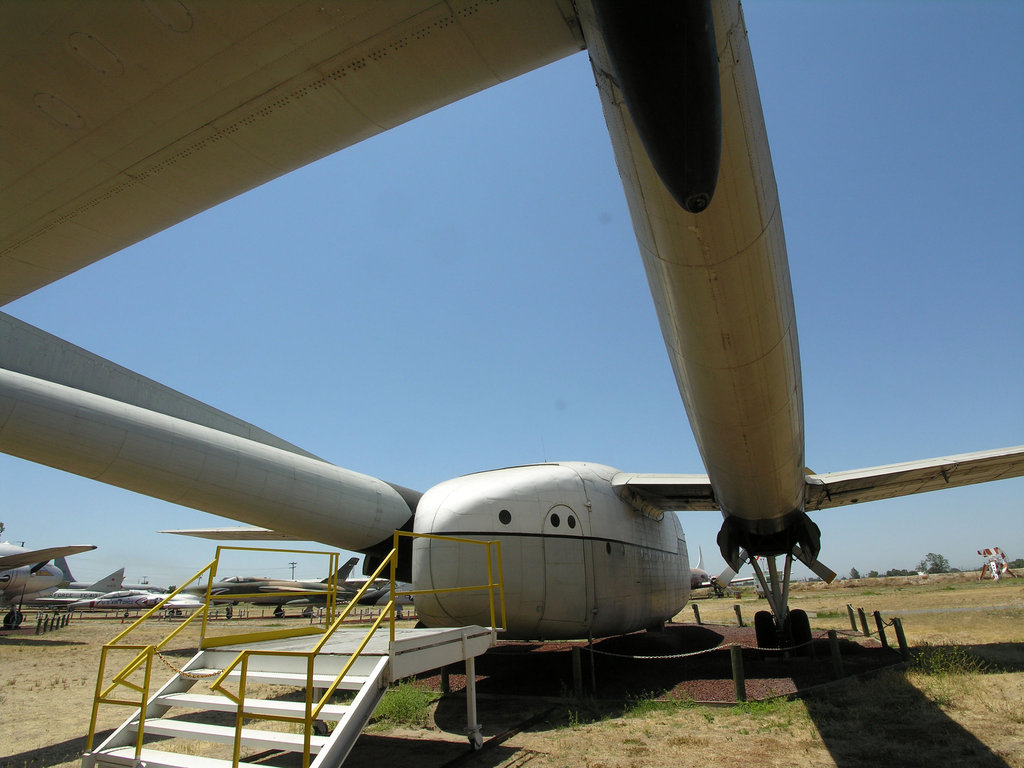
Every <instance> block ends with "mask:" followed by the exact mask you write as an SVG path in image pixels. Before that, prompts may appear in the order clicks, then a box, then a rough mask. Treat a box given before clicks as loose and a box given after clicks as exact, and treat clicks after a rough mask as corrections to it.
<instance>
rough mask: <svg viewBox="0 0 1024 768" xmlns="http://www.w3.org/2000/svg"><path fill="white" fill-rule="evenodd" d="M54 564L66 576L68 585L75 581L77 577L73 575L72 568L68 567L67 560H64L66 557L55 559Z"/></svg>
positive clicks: (65, 579)
mask: <svg viewBox="0 0 1024 768" xmlns="http://www.w3.org/2000/svg"><path fill="white" fill-rule="evenodd" d="M53 564H54V565H56V566H57V568H59V569H60V572H61V573H63V574H64V581H66V582H67V583H68V584H70V583H71V582H73V581H74V580H75V577H74V576H72V575H71V568H70V566H68V561H67V558H64V557H58V558H55V559H54V561H53Z"/></svg>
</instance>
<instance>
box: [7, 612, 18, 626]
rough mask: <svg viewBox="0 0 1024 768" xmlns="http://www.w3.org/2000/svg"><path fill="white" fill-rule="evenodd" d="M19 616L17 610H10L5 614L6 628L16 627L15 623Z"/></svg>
mask: <svg viewBox="0 0 1024 768" xmlns="http://www.w3.org/2000/svg"><path fill="white" fill-rule="evenodd" d="M17 618H18V617H17V612H16V611H8V612H7V614H5V615H4V629H14V628H15V626H17V625H16V624H15V622H16V621H17Z"/></svg>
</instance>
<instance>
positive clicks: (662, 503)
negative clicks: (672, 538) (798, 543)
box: [612, 445, 1024, 512]
mask: <svg viewBox="0 0 1024 768" xmlns="http://www.w3.org/2000/svg"><path fill="white" fill-rule="evenodd" d="M1022 475H1024V445H1019V446H1015V447H1011V448H998V449H995V450H990V451H976V452H974V453H961V454H957V455H955V456H943V457H940V458H935V459H923V460H920V461H908V462H903V463H901V464H888V465H885V466H880V467H868V468H866V469H853V470H848V471H845V472H829V473H824V474H820V475H819V474H808V475H807V476H806V486H805V492H804V494H805V505H806V508H807V509H808V510H819V509H828V508H831V507H840V506H845V505H847V504H856V503H858V502H863V501H879V500H881V499H892V498H895V497H897V496H909V495H910V494H914V493H924V492H926V491H938V490H942V489H943V488H956V487H959V486H962V485H971V484H973V483H987V482H989V481H992V480H1001V479H1005V478H1011V477H1020V476H1022ZM612 485H613V486H614V487H615V490H616V492H617V493H618V494H619V495H620V497H622V498H625V499H627V500H630V499H632V500H633V502H634V503H637V504H647V505H650V506H651V507H653V508H655V509H658V510H661V511H666V512H667V511H676V512H686V511H695V510H697V511H707V510H717V509H719V506H718V503H717V502H716V501H715V495H714V492H713V490H712V489H711V484H710V483H709V482H708V478H707V476H706V475H672V474H663V475H658V474H628V473H625V472H622V473H619V474H618V475H616V476H615V478H614V479H613V480H612Z"/></svg>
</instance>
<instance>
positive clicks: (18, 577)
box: [0, 564, 64, 605]
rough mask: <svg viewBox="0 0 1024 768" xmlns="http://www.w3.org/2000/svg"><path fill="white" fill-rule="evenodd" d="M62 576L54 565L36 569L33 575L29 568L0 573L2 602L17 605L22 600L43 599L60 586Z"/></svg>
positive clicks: (24, 567)
mask: <svg viewBox="0 0 1024 768" xmlns="http://www.w3.org/2000/svg"><path fill="white" fill-rule="evenodd" d="M63 579H64V574H62V573H61V572H60V570H59V569H58V568H57V566H55V565H49V564H48V565H44V566H43V567H42V568H38V569H37V570H36V571H35V573H33V572H32V567H31V566H28V565H26V566H23V567H21V568H12V569H11V570H9V571H3V572H2V573H0V591H2V594H3V602H4V603H6V604H8V605H17V604H18V603H20V602H21V601H22V600H25V601H28V600H34V599H36V598H37V597H44V596H45V595H46V594H48V593H50V592H53V591H54V590H55V589H57V587H59V586H60V584H61V581H62V580H63Z"/></svg>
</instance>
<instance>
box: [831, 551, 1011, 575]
mask: <svg viewBox="0 0 1024 768" xmlns="http://www.w3.org/2000/svg"><path fill="white" fill-rule="evenodd" d="M1009 565H1010V568H1024V558H1022V557H1018V558H1017V559H1016V560H1011V561H1010V563H1009ZM972 570H973V569H972ZM960 572H961V569H960V568H954V567H952V566H951V565H950V564H949V559H948V558H947V557H946V556H945V555H940V554H938V553H936V552H929V553H928V554H927V555H925V556H924V559H923V560H921V562H919V563H918V564H917V566H916V567H915V568H913V569H911V570H907V569H904V568H890V569H889V570H888V571H886V572H885V573H879V572H878V571H868V574H867V577H868V578H869V579H874V578H877V577H879V576H917V574H919V573H960ZM850 578H851V579H860V578H863V577H862V576H861V573H860V571H858V570H857V569H856V568H851V569H850Z"/></svg>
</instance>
